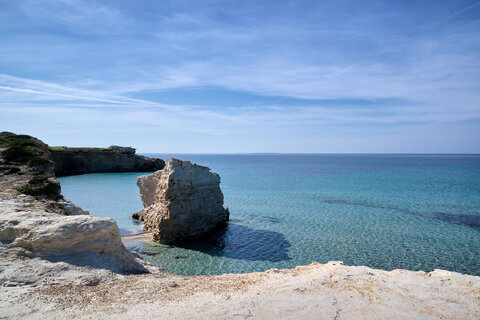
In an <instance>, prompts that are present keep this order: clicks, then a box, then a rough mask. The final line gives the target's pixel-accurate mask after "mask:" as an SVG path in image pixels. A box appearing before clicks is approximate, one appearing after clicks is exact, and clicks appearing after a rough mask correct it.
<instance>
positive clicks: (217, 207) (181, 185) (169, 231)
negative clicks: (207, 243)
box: [133, 159, 229, 243]
mask: <svg viewBox="0 0 480 320" xmlns="http://www.w3.org/2000/svg"><path fill="white" fill-rule="evenodd" d="M137 185H138V187H139V189H140V195H141V198H142V202H143V205H144V207H145V209H143V210H142V211H140V212H138V213H136V214H134V215H133V217H134V218H137V219H140V220H143V221H144V225H143V229H144V230H145V231H149V232H152V233H153V238H154V240H156V241H159V242H162V243H171V242H176V241H182V240H189V239H192V238H197V237H201V236H204V235H205V234H207V233H209V232H211V231H212V230H213V229H215V228H217V227H219V226H222V225H224V224H225V223H226V222H227V221H228V218H229V211H228V208H227V207H225V206H224V205H223V193H222V191H221V190H220V176H219V175H218V174H216V173H214V172H211V171H210V168H207V167H204V166H199V165H196V164H192V163H191V162H190V161H183V160H178V159H169V160H168V161H167V164H166V166H165V168H163V170H159V171H156V172H154V173H152V174H151V175H146V176H140V177H138V178H137Z"/></svg>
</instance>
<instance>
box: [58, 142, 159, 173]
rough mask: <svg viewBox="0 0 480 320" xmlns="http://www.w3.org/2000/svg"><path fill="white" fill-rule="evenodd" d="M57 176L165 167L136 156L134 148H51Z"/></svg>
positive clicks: (149, 159) (139, 170) (153, 169)
mask: <svg viewBox="0 0 480 320" xmlns="http://www.w3.org/2000/svg"><path fill="white" fill-rule="evenodd" d="M50 153H51V157H52V160H53V161H54V162H55V167H54V172H55V175H56V176H68V175H75V174H84V173H96V172H142V171H156V170H161V169H163V167H165V161H163V160H162V159H154V158H148V157H144V156H139V155H136V154H135V149H134V148H126V147H119V146H111V147H109V148H105V149H101V148H51V149H50Z"/></svg>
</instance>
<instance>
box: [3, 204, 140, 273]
mask: <svg viewBox="0 0 480 320" xmlns="http://www.w3.org/2000/svg"><path fill="white" fill-rule="evenodd" d="M0 204H1V207H0V247H2V248H0V249H2V250H6V251H4V252H9V251H10V252H17V253H21V256H24V257H30V258H34V257H39V258H42V259H46V260H49V261H64V262H68V263H71V264H74V265H82V266H92V267H95V268H104V269H109V270H112V271H114V272H120V273H124V272H134V273H138V272H146V271H147V270H146V269H145V267H144V266H142V264H141V263H139V261H137V260H138V258H137V257H136V256H135V255H134V254H133V253H131V252H130V251H128V250H127V249H126V248H125V246H124V245H123V243H122V241H121V238H120V233H119V230H118V227H117V224H116V223H115V221H113V220H112V219H109V218H102V217H95V216H90V215H85V214H80V215H72V216H64V215H60V214H58V213H55V212H47V211H43V210H38V209H37V208H36V204H35V201H30V199H27V198H26V197H23V198H20V197H19V198H12V199H6V198H3V199H1V201H0Z"/></svg>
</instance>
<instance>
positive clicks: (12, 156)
mask: <svg viewBox="0 0 480 320" xmlns="http://www.w3.org/2000/svg"><path fill="white" fill-rule="evenodd" d="M42 144H43V143H42V142H41V141H40V140H38V139H36V138H34V137H31V136H28V135H16V134H14V133H11V132H0V147H1V148H5V149H4V150H2V156H3V159H4V160H5V161H6V162H9V163H10V162H12V163H18V164H27V162H28V161H31V160H33V159H36V158H37V157H38V156H39V154H40V150H39V149H41V147H42Z"/></svg>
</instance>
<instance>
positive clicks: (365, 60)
mask: <svg viewBox="0 0 480 320" xmlns="http://www.w3.org/2000/svg"><path fill="white" fill-rule="evenodd" d="M0 30H1V31H0V130H8V131H13V132H19V133H27V134H31V135H35V136H38V137H40V138H41V139H43V140H44V141H45V142H47V143H49V144H50V145H68V146H108V145H111V144H120V145H127V146H128V145H130V146H134V147H136V148H137V150H138V151H139V152H185V153H236V152H307V153H315V152H319V153H327V152H334V153H336V152H347V153H350V152H352V153H353V152H387V153H391V152H393V153H397V152H398V153H404V152H412V153H415V152H419V153H480V2H479V1H366V2H360V1H329V2H327V1H299V0H296V1H258V0H257V1H248V0H247V1H241V2H240V1H180V0H176V1H150V0H149V1H138V0H137V1H130V0H128V1H125V0H116V1H80V0H58V1H57V0H56V1H53V0H42V1H40V0H39V1H34V0H18V1H10V0H0Z"/></svg>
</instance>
